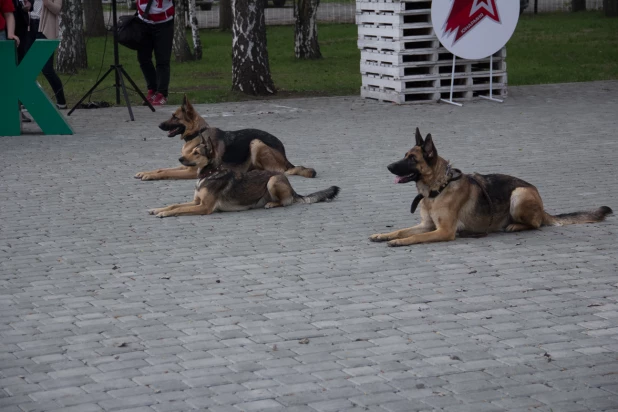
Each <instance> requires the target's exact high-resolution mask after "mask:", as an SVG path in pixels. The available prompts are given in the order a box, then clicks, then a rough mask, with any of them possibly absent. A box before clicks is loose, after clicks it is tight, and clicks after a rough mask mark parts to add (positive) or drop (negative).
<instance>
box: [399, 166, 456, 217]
mask: <svg viewBox="0 0 618 412" xmlns="http://www.w3.org/2000/svg"><path fill="white" fill-rule="evenodd" d="M446 173H447V174H448V175H449V178H448V180H447V181H446V183H444V184H443V185H442V186H440V187H439V188H438V190H432V191H430V192H429V198H430V199H433V198H434V197H438V196H439V195H440V193H442V191H443V190H444V189H446V187H447V186H448V184H449V183H451V182H454V181H455V180H459V179H461V177H462V176H463V173H461V170H459V169H451V166H450V165H449V166H448V167H447V172H446ZM423 198H425V196H423V194H421V193H419V194H418V195H416V197H415V198H414V200H413V201H412V205H411V206H410V213H414V212H416V208H417V207H418V204H419V203H421V200H423Z"/></svg>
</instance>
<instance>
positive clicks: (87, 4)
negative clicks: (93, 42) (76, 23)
mask: <svg viewBox="0 0 618 412" xmlns="http://www.w3.org/2000/svg"><path fill="white" fill-rule="evenodd" d="M83 4H84V20H85V23H86V30H85V34H86V36H87V37H96V36H105V33H106V30H105V19H104V17H103V2H102V1H101V0H83Z"/></svg>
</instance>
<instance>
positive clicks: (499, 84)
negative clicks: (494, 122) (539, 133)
mask: <svg viewBox="0 0 618 412" xmlns="http://www.w3.org/2000/svg"><path fill="white" fill-rule="evenodd" d="M356 24H357V25H358V48H359V49H360V51H361V64H360V70H361V75H362V86H361V96H362V97H364V98H368V99H376V100H380V101H388V102H394V103H398V104H405V103H432V102H437V101H438V100H440V98H445V99H448V98H449V92H450V86H451V71H452V63H453V55H452V54H451V53H450V52H449V51H448V50H446V49H445V48H444V47H442V45H441V44H440V41H439V40H438V38H437V37H436V35H435V33H434V30H433V26H432V24H431V0H357V1H356ZM505 58H506V48H503V49H502V50H500V51H498V52H497V53H496V54H494V56H493V94H494V96H496V97H505V96H506V93H507V75H506V62H505ZM489 69H490V67H489V57H487V58H486V59H482V60H463V59H457V60H456V63H455V82H454V87H453V100H471V99H472V98H474V97H475V96H478V95H479V94H480V95H489V80H490V70H489Z"/></svg>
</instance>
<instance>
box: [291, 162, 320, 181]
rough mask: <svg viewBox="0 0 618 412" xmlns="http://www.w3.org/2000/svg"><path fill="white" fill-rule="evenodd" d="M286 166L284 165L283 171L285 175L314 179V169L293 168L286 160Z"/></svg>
mask: <svg viewBox="0 0 618 412" xmlns="http://www.w3.org/2000/svg"><path fill="white" fill-rule="evenodd" d="M286 161H287V163H288V164H287V165H285V167H286V169H285V174H286V175H297V176H302V177H315V175H316V172H315V169H310V168H308V167H304V166H294V165H293V164H292V163H290V161H289V160H287V159H286Z"/></svg>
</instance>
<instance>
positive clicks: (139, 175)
mask: <svg viewBox="0 0 618 412" xmlns="http://www.w3.org/2000/svg"><path fill="white" fill-rule="evenodd" d="M145 174H146V172H139V173H137V174H136V175H135V176H133V177H134V178H136V179H140V180H141V179H142V177H144V175H145Z"/></svg>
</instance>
